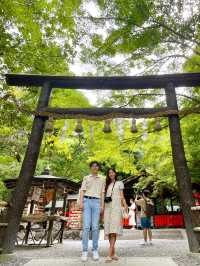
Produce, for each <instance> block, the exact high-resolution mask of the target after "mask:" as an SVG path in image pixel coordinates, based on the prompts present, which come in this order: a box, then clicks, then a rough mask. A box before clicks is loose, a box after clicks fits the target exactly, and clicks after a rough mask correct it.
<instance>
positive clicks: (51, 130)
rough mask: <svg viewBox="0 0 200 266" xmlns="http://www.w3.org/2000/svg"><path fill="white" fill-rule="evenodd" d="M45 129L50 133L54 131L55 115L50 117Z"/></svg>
mask: <svg viewBox="0 0 200 266" xmlns="http://www.w3.org/2000/svg"><path fill="white" fill-rule="evenodd" d="M45 131H46V132H48V133H51V132H53V117H49V119H48V121H47V124H46V128H45Z"/></svg>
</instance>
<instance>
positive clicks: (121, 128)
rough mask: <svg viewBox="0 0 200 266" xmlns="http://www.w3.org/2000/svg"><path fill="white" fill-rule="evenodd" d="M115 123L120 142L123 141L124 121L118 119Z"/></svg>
mask: <svg viewBox="0 0 200 266" xmlns="http://www.w3.org/2000/svg"><path fill="white" fill-rule="evenodd" d="M115 121H116V128H117V133H118V137H119V140H120V141H122V140H123V139H124V119H123V118H116V120H115Z"/></svg>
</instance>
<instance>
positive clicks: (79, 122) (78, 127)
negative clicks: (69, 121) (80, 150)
mask: <svg viewBox="0 0 200 266" xmlns="http://www.w3.org/2000/svg"><path fill="white" fill-rule="evenodd" d="M74 131H75V132H76V133H78V134H81V133H83V126H82V120H81V119H78V120H77V124H76V127H75V129H74Z"/></svg>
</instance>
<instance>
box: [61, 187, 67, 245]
mask: <svg viewBox="0 0 200 266" xmlns="http://www.w3.org/2000/svg"><path fill="white" fill-rule="evenodd" d="M67 195H68V193H67V191H65V189H64V197H63V216H65V211H66V206H67ZM64 229H65V221H62V222H61V229H60V237H59V243H62V242H63V232H64Z"/></svg>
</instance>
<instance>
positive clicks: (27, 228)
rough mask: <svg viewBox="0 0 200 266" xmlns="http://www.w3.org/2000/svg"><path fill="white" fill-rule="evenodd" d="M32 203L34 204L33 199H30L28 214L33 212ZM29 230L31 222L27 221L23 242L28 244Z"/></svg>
mask: <svg viewBox="0 0 200 266" xmlns="http://www.w3.org/2000/svg"><path fill="white" fill-rule="evenodd" d="M34 204H35V201H34V200H31V206H30V214H33V209H34ZM30 231H31V222H28V223H27V226H26V232H25V237H24V242H25V244H28V237H29V234H30Z"/></svg>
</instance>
